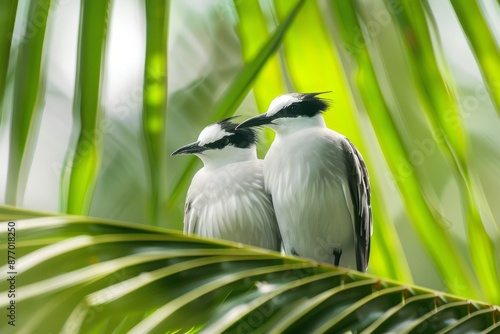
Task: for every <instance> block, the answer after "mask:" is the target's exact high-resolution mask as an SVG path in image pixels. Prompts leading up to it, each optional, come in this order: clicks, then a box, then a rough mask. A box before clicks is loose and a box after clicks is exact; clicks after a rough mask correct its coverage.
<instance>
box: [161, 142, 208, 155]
mask: <svg viewBox="0 0 500 334" xmlns="http://www.w3.org/2000/svg"><path fill="white" fill-rule="evenodd" d="M205 150H206V148H205V147H204V146H200V145H199V143H198V142H196V143H191V144H187V145H184V146H182V147H180V148H178V149H177V150H175V151H174V152H172V154H170V155H172V156H173V155H180V154H196V153H201V152H203V151H205Z"/></svg>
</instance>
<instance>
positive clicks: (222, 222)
mask: <svg viewBox="0 0 500 334" xmlns="http://www.w3.org/2000/svg"><path fill="white" fill-rule="evenodd" d="M231 119H232V118H227V119H224V120H221V121H219V122H217V123H214V124H211V125H209V126H207V127H206V128H205V129H203V131H202V132H201V133H200V135H199V137H198V141H196V142H195V143H192V144H189V145H186V146H183V147H181V148H179V149H177V150H176V151H175V152H173V153H172V155H178V154H194V155H196V156H197V157H199V158H200V159H201V160H202V161H203V164H204V166H203V168H201V169H200V170H199V171H198V172H197V173H196V175H195V176H194V177H193V179H192V181H191V185H190V187H189V190H188V193H187V198H186V204H185V210H184V233H185V234H196V235H199V236H202V237H208V238H217V239H225V240H230V241H234V242H240V243H244V244H248V245H253V246H257V247H262V248H267V249H271V250H275V251H280V249H281V236H280V234H279V228H278V225H277V222H276V216H275V214H274V209H273V204H272V200H271V195H270V194H269V193H267V192H266V191H265V190H264V179H263V174H262V167H263V161H262V160H259V159H257V152H256V148H255V144H256V142H257V136H256V133H255V131H254V130H252V129H241V130H236V124H234V123H232V122H231V121H230V120H231Z"/></svg>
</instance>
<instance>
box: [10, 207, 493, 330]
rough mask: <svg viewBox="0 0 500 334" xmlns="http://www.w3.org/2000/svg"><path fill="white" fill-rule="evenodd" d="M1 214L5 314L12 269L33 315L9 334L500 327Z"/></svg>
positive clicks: (472, 316) (422, 301)
mask: <svg viewBox="0 0 500 334" xmlns="http://www.w3.org/2000/svg"><path fill="white" fill-rule="evenodd" d="M0 210H1V212H2V216H3V217H5V218H7V219H6V222H3V223H1V224H0V231H1V232H0V237H1V238H3V239H5V238H6V237H7V226H13V224H14V223H15V228H16V235H17V240H16V262H15V264H13V268H9V267H8V266H9V265H4V266H2V267H1V268H0V272H1V277H0V278H1V285H0V292H1V294H0V306H1V307H2V308H5V307H7V306H8V305H10V300H12V298H10V299H9V297H8V293H7V292H8V289H9V281H8V279H10V278H12V276H11V275H12V274H8V272H12V271H15V272H16V273H17V274H15V279H16V286H15V291H16V297H15V301H16V304H15V305H16V308H17V310H22V311H23V314H29V315H30V316H29V317H24V316H23V317H21V316H19V318H18V320H17V322H16V327H12V326H10V325H8V324H6V323H5V322H2V323H1V324H0V329H1V331H2V333H11V332H14V331H15V332H35V331H37V330H42V329H43V331H44V332H60V331H69V332H72V333H89V332H109V331H113V332H115V333H125V332H130V333H145V332H148V333H164V332H177V331H179V332H190V331H191V332H202V333H219V332H224V333H238V332H242V331H243V332H247V331H251V332H271V333H285V332H289V333H296V332H321V333H324V332H331V333H339V332H346V331H353V332H361V331H363V330H365V331H368V330H369V331H370V332H375V333H376V332H387V331H390V330H396V331H397V332H401V333H402V332H410V331H419V330H423V329H427V330H430V331H431V332H437V331H438V330H441V329H450V328H453V330H456V331H460V330H463V329H467V330H475V331H480V330H483V329H486V328H489V327H490V328H491V329H492V330H498V329H499V328H500V311H499V310H498V309H497V308H495V307H493V306H491V305H487V304H484V303H478V302H472V301H469V300H465V299H462V298H459V297H455V296H451V295H448V294H444V293H440V292H437V291H431V290H427V289H423V288H419V287H415V286H409V285H406V284H400V283H397V282H394V281H386V280H382V279H379V278H376V277H373V276H369V275H366V274H361V273H358V272H355V271H349V270H345V269H342V268H336V267H332V266H329V265H324V264H318V263H315V262H310V261H307V260H305V259H300V258H291V257H284V256H281V255H280V254H278V253H276V252H271V251H266V250H263V249H258V248H253V247H249V246H242V245H238V244H233V243H229V242H222V241H217V240H208V239H200V238H195V237H189V236H184V235H182V234H181V233H179V232H177V231H170V230H165V229H160V228H153V227H147V226H143V225H135V224H129V223H120V222H113V221H106V220H102V219H93V218H85V217H77V216H55V217H54V216H52V217H51V216H48V217H37V218H28V219H21V220H15V221H13V220H11V219H10V218H15V219H18V217H19V216H23V215H24V216H29V214H30V213H29V212H26V213H25V212H23V211H22V210H14V209H12V208H8V207H0ZM15 211H18V212H17V213H15ZM8 212H14V213H15V214H12V215H10V214H8ZM40 215H42V214H40ZM8 221H13V223H10V224H9V223H8ZM21 236H22V237H21ZM1 249H2V253H4V255H5V253H6V250H7V245H6V244H5V243H4V244H2V246H1ZM6 273H7V274H6Z"/></svg>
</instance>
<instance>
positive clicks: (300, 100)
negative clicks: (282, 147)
mask: <svg viewBox="0 0 500 334" xmlns="http://www.w3.org/2000/svg"><path fill="white" fill-rule="evenodd" d="M324 93H327V92H321V93H307V94H302V93H289V94H284V95H280V96H278V97H277V98H275V99H274V100H273V101H272V102H271V104H270V105H269V109H268V110H267V112H266V113H264V114H260V115H257V116H255V117H252V118H250V119H248V120H246V121H244V122H243V123H241V124H240V125H238V127H237V128H238V129H242V128H249V127H254V126H267V127H270V128H272V129H273V130H275V131H276V133H278V134H285V133H290V132H294V131H296V130H299V129H303V128H305V127H310V126H324V125H325V123H324V120H323V116H322V115H321V113H322V112H324V111H325V110H326V109H327V108H328V103H327V101H326V100H324V99H321V98H319V97H318V95H320V94H324Z"/></svg>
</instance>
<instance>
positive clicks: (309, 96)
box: [276, 92, 328, 118]
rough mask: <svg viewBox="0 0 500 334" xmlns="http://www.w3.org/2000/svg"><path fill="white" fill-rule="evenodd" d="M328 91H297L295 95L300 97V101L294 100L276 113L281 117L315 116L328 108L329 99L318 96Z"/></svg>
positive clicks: (277, 116)
mask: <svg viewBox="0 0 500 334" xmlns="http://www.w3.org/2000/svg"><path fill="white" fill-rule="evenodd" d="M324 93H328V92H320V93H305V94H304V93H295V94H294V95H295V96H296V97H297V98H299V99H300V101H297V102H294V103H292V104H290V105H289V106H287V107H286V108H283V109H282V110H280V111H279V112H278V113H277V114H276V118H279V117H289V118H291V117H299V116H306V117H313V116H316V115H318V114H320V113H322V112H324V111H326V109H328V100H326V99H322V98H319V97H317V95H319V94H324Z"/></svg>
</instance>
